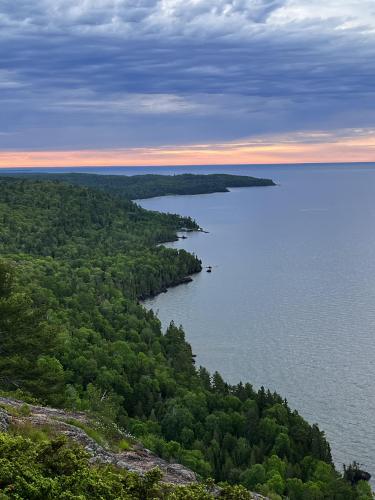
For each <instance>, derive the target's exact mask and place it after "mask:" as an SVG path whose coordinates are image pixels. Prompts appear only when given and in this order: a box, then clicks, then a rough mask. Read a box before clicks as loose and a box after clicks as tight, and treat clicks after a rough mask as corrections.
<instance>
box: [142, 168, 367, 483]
mask: <svg viewBox="0 0 375 500" xmlns="http://www.w3.org/2000/svg"><path fill="white" fill-rule="evenodd" d="M186 170H187V171H196V169H186ZM204 171H205V172H206V173H210V172H214V171H219V172H224V171H225V172H228V173H239V174H248V175H255V176H262V177H269V178H272V179H273V180H275V182H277V183H278V185H277V186H276V187H267V188H241V189H234V190H231V192H230V193H219V194H209V195H195V196H170V197H163V198H154V199H149V200H143V201H141V204H142V206H143V207H145V208H148V209H151V210H160V211H163V212H174V213H179V214H183V215H190V216H192V217H194V218H195V219H196V220H197V221H198V222H199V224H200V225H201V226H202V227H203V228H204V229H206V230H207V231H209V233H208V234H202V233H192V234H189V235H188V239H186V240H179V241H178V242H175V243H172V244H170V246H173V247H176V248H185V249H186V250H188V251H191V252H194V253H196V254H197V255H198V256H199V257H200V258H201V259H202V261H203V264H204V265H205V266H208V265H212V266H213V271H212V273H206V272H202V273H201V274H199V275H196V276H195V277H194V281H193V282H192V283H190V284H188V285H182V286H180V287H177V288H173V289H171V290H170V291H169V292H168V293H166V294H161V295H159V296H158V297H156V298H154V299H152V300H149V301H147V303H146V307H148V308H152V309H154V310H155V311H156V312H157V314H158V316H159V318H160V319H161V321H162V323H163V326H164V328H166V327H167V325H168V324H169V322H170V321H171V320H173V321H174V322H175V323H177V324H182V325H183V327H184V329H185V332H186V335H187V339H188V341H189V342H190V343H191V344H192V346H193V351H194V352H195V353H196V355H197V364H198V365H199V364H201V365H203V366H205V367H207V368H208V369H209V370H210V371H211V372H213V371H215V370H218V371H220V373H221V374H222V375H223V376H224V378H225V379H226V380H228V381H229V382H232V383H236V382H238V381H240V380H242V381H250V382H251V383H253V384H254V386H255V387H260V386H261V385H264V386H265V387H267V388H270V389H271V390H276V391H277V392H279V393H280V394H281V395H282V396H283V397H286V398H287V399H288V401H289V403H290V405H291V406H292V407H294V408H296V409H297V410H298V411H299V412H300V413H301V414H302V415H303V416H304V417H305V418H306V419H308V420H309V421H310V422H311V423H313V422H317V423H318V424H319V426H320V428H321V429H323V430H324V431H325V432H326V434H327V437H328V439H329V441H330V443H331V445H332V452H333V457H334V460H335V462H336V464H337V465H338V467H339V468H341V464H342V463H343V462H345V463H348V462H351V461H352V460H357V461H359V462H360V463H362V464H364V466H365V467H366V468H367V469H368V470H369V471H370V472H371V473H373V474H374V473H375V425H374V421H373V416H374V414H375V391H374V385H373V384H374V378H375V364H374V361H375V169H374V168H373V167H372V166H370V165H355V166H348V165H343V166H341V167H340V166H338V165H335V166H333V165H327V166H324V165H320V166H277V167H275V166H273V167H264V166H262V167H250V166H232V167H226V168H224V169H223V168H222V167H220V168H217V167H216V168H215V167H210V168H206V169H205V170H204Z"/></svg>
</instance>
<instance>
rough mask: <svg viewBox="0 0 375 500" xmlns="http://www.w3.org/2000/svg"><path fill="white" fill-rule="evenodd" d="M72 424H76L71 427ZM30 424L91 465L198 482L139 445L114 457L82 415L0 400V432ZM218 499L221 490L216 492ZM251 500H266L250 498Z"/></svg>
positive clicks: (173, 481)
mask: <svg viewBox="0 0 375 500" xmlns="http://www.w3.org/2000/svg"><path fill="white" fill-rule="evenodd" d="M72 422H75V423H77V425H74V424H73V423H72ZM12 424H13V425H21V426H22V425H25V424H29V425H32V426H33V427H36V428H38V427H39V428H46V427H48V428H49V429H50V430H51V431H53V432H55V433H57V434H62V435H65V436H66V437H67V438H68V439H71V440H73V441H75V442H77V443H79V444H80V445H81V446H83V448H84V449H85V450H86V451H87V452H88V453H89V454H90V455H91V457H92V458H91V462H92V463H95V462H96V463H101V464H112V465H114V466H116V467H119V468H123V469H126V470H129V471H131V472H136V473H137V474H141V475H143V474H144V473H146V472H147V471H149V470H151V469H154V468H155V467H158V468H159V469H160V470H161V471H162V472H163V481H164V482H166V483H171V484H175V485H187V484H191V483H195V482H197V478H196V475H195V473H194V472H193V471H191V470H190V469H188V468H186V467H184V466H183V465H181V464H177V463H168V462H167V461H165V460H163V459H161V458H159V457H157V456H156V455H155V454H154V453H152V452H151V451H150V450H147V449H146V448H144V447H143V446H142V445H141V444H140V443H135V444H134V445H133V447H132V449H130V450H127V451H122V452H119V453H115V452H113V451H110V450H109V449H107V448H105V447H104V446H102V445H100V444H98V443H97V442H96V441H95V440H94V439H92V438H91V437H90V436H89V435H88V434H87V432H86V431H85V430H83V429H82V428H80V426H79V425H83V426H87V427H90V425H92V424H93V422H92V420H91V419H90V418H89V417H88V415H86V414H85V413H82V412H69V411H65V410H61V409H56V408H49V407H44V406H36V405H29V404H27V405H26V404H25V403H24V401H19V400H16V399H11V398H5V397H0V432H6V431H7V430H8V428H9V426H10V425H12ZM217 496H220V489H219V488H217ZM253 499H254V500H267V499H266V498H265V497H263V496H261V495H258V494H256V493H254V494H253Z"/></svg>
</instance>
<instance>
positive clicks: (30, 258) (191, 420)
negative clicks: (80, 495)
mask: <svg viewBox="0 0 375 500" xmlns="http://www.w3.org/2000/svg"><path fill="white" fill-rule="evenodd" d="M181 227H188V228H191V229H194V228H197V225H196V223H195V222H193V221H192V220H191V219H186V218H180V217H178V216H175V215H163V214H158V213H151V212H147V211H145V210H143V209H141V208H139V207H138V206H136V205H135V204H134V203H132V202H130V201H127V200H125V199H123V198H122V197H118V196H114V195H111V194H109V193H104V192H101V191H95V190H92V189H89V188H85V187H78V186H70V185H68V184H64V183H58V182H51V181H30V180H14V179H11V178H7V179H5V180H0V250H1V265H0V335H1V349H0V387H1V389H2V391H4V392H8V393H11V394H15V395H17V396H18V397H20V398H23V399H29V398H35V399H37V400H38V401H40V402H41V403H48V404H53V405H57V406H62V407H64V408H70V409H75V410H85V411H88V412H90V413H92V414H95V415H96V416H97V417H98V418H100V419H101V421H102V422H103V425H104V426H110V425H112V423H113V422H115V423H116V424H117V425H119V426H121V427H123V428H125V429H127V430H128V431H129V432H131V433H132V434H133V435H135V436H137V438H139V439H140V440H141V441H142V442H143V443H144V445H145V446H146V447H148V448H150V449H152V450H153V451H155V452H156V453H158V454H159V455H160V456H161V457H163V458H165V459H167V460H176V461H180V462H182V463H183V464H185V465H187V466H188V467H190V468H192V469H193V470H194V471H196V472H197V473H198V474H199V475H200V476H201V477H202V478H208V477H214V478H215V480H216V481H227V482H229V483H232V484H236V483H241V484H242V485H244V486H245V487H246V488H249V489H253V490H254V489H255V490H257V491H260V492H263V493H264V494H269V495H271V498H274V499H278V498H281V497H282V496H285V495H288V498H290V499H291V500H309V499H311V500H312V499H327V500H331V499H339V500H340V499H342V500H350V499H353V500H354V499H360V498H361V499H366V498H371V494H370V493H369V489H368V485H367V483H363V482H359V483H358V484H356V483H355V482H353V485H352V484H351V483H350V482H348V481H346V480H344V479H343V478H342V476H340V475H339V474H338V473H337V472H336V471H335V470H334V468H333V465H332V460H331V453H330V447H329V444H328V443H327V441H326V439H325V437H324V434H323V433H322V432H321V431H320V430H319V429H318V427H317V426H315V425H313V426H311V425H309V424H308V423H307V422H306V421H305V420H304V419H303V418H302V417H301V416H299V415H298V413H297V412H296V411H293V410H292V409H290V408H289V406H288V404H287V402H286V401H285V400H284V399H283V398H282V397H280V396H279V395H277V394H273V393H270V392H269V391H267V390H265V389H264V388H261V389H260V390H255V389H254V388H253V387H252V386H251V385H250V384H248V383H246V384H242V383H240V384H238V385H236V386H230V385H228V384H227V383H225V381H224V380H223V379H222V377H221V376H220V375H219V373H215V374H213V375H212V376H210V374H209V373H208V372H207V370H205V369H204V368H199V367H196V366H195V363H194V355H193V353H192V349H191V347H190V345H189V344H188V343H187V342H186V340H185V335H184V332H183V330H182V329H181V328H180V327H177V326H176V325H173V324H171V325H170V327H169V328H168V330H167V332H166V333H165V334H163V333H162V331H161V326H160V322H159V320H158V319H157V318H156V317H155V315H154V314H153V313H152V312H147V311H146V310H145V309H144V308H143V307H142V306H141V305H139V304H138V302H137V299H138V298H139V297H141V296H145V295H149V294H152V293H157V292H158V291H159V290H160V289H161V288H163V287H165V286H168V285H169V284H171V283H174V282H176V281H178V280H179V279H181V278H183V277H185V276H186V275H188V274H191V273H194V272H197V271H199V270H200V269H201V263H200V261H199V260H198V259H197V258H196V257H195V256H192V255H190V254H188V253H187V252H184V251H182V250H181V251H177V250H172V249H167V248H165V247H163V246H157V243H160V242H162V241H166V240H171V239H173V238H174V237H175V232H176V231H177V230H178V229H180V228H181ZM280 362H282V361H281V360H280ZM1 446H8V447H11V446H12V445H11V443H5V444H3V445H2V444H1V443H0V452H1ZM78 458H79V457H78ZM79 460H81V459H80V458H79ZM80 463H83V462H80ZM85 474H86V477H87V481H89V482H90V485H91V486H90V487H92V481H94V480H96V479H95V478H94V479H92V478H91V476H90V477H88V476H87V474H88V473H87V472H85ZM98 474H100V473H99V472H98ZM95 477H97V480H98V481H99V480H100V476H95ZM114 481H115V479H114ZM116 481H117V479H116ZM116 484H117V483H116ZM56 487H59V488H60V487H61V486H60V485H57V486H56ZM202 495H204V494H203V493H202ZM233 495H234V496H228V498H245V497H244V496H240V493H239V494H238V495H237V496H235V493H233ZM135 498H136V497H135ZM176 498H177V497H176ZM178 498H180V497H178ZM181 498H182V497H181ZM184 498H189V497H188V496H187V497H184ZM197 498H207V497H204V496H198V497H197Z"/></svg>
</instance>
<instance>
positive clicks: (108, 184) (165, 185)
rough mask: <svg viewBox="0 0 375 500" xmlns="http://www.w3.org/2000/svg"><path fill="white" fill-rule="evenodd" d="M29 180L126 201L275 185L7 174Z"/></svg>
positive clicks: (217, 178) (207, 178) (230, 179)
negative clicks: (59, 183)
mask: <svg viewBox="0 0 375 500" xmlns="http://www.w3.org/2000/svg"><path fill="white" fill-rule="evenodd" d="M6 175H7V176H8V175H9V176H12V177H13V176H14V177H15V176H17V177H26V178H28V179H34V180H36V179H40V180H52V181H64V182H67V183H69V184H74V185H77V186H84V187H89V188H95V189H100V190H102V191H106V192H107V193H111V194H117V195H121V196H124V197H125V198H127V199H129V200H136V199H144V198H155V197H156V196H167V195H183V194H208V193H225V192H227V191H229V189H228V188H236V187H259V186H275V183H274V182H273V181H272V180H271V179H259V178H256V177H250V176H245V175H229V174H209V175H198V174H178V175H155V174H146V175H130V176H125V175H99V174H82V173H68V174H51V173H45V174H33V173H30V174H24V173H22V174H6Z"/></svg>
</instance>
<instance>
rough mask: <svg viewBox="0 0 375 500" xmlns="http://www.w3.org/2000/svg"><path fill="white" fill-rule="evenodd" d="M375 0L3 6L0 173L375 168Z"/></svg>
mask: <svg viewBox="0 0 375 500" xmlns="http://www.w3.org/2000/svg"><path fill="white" fill-rule="evenodd" d="M374 84H375V1H374V0H16V1H15V0H0V167H12V166H22V167H23V166H72V165H77V166H78V165H85V166H86V165H171V164H176V165H178V164H189V165H190V164H208V163H209V164H214V163H231V164H233V163H291V162H314V161H316V162H325V161H330V162H331V161H338V162H341V161H373V160H375V155H374V152H375V85H374Z"/></svg>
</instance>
